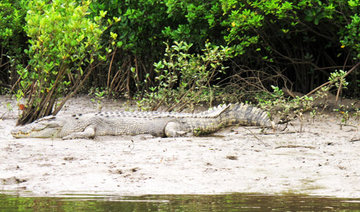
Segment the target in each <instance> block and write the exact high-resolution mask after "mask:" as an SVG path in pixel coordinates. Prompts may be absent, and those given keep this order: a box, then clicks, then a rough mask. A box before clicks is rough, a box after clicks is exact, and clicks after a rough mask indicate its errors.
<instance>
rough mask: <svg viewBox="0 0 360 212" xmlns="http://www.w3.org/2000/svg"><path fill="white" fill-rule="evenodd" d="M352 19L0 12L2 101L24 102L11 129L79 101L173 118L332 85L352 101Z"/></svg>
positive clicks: (292, 11) (287, 12) (346, 12)
mask: <svg viewBox="0 0 360 212" xmlns="http://www.w3.org/2000/svg"><path fill="white" fill-rule="evenodd" d="M359 8H360V2H359V0H328V1H320V0H299V1H295V2H293V1H284V0H282V1H280V0H269V1H262V0H257V1H250V0H241V1H233V0H209V1H193V0H186V1H180V0H164V1H160V0H135V1H134V0H132V1H128V0H125V1H120V0H111V1H108V0H93V1H85V0H64V1H60V0H53V1H48V0H21V1H18V0H2V1H1V2H0V54H1V55H0V86H1V92H2V93H6V92H11V93H16V94H17V96H18V97H19V98H20V97H29V100H28V103H27V105H26V107H25V108H26V109H25V110H24V114H23V116H22V119H21V120H20V121H19V123H20V124H22V123H27V122H31V121H33V120H34V119H36V118H38V117H41V116H44V115H48V114H51V113H57V112H58V110H60V109H61V107H62V105H63V103H64V102H65V101H66V100H67V98H69V97H70V96H72V95H74V94H75V93H76V92H80V91H81V92H95V93H96V94H97V95H105V94H107V95H109V96H114V97H129V98H131V97H134V98H136V99H138V100H139V104H140V105H141V106H150V108H152V109H156V108H157V107H159V106H160V105H162V104H163V105H168V106H170V105H174V104H173V103H176V104H175V105H176V106H178V107H180V108H181V107H183V106H184V105H186V104H194V103H199V102H207V103H210V104H211V102H213V101H220V102H221V101H238V100H244V99H246V100H250V101H256V99H255V97H259V95H257V94H259V93H270V92H272V89H271V86H272V85H273V86H278V87H288V88H290V89H291V90H295V91H300V92H302V93H307V92H309V91H311V90H313V89H314V88H316V87H317V86H319V85H321V84H323V83H325V82H327V81H328V80H330V79H329V77H331V76H332V77H334V76H335V75H336V77H335V79H334V78H332V79H331V80H333V81H336V80H337V79H340V78H341V80H337V81H338V82H340V84H339V83H337V84H336V83H333V84H334V85H337V87H338V88H339V87H340V89H341V90H342V92H343V93H344V94H346V95H352V96H353V97H357V94H358V91H359V87H358V75H359V72H358V71H357V70H355V71H352V72H351V73H350V74H348V73H347V72H346V71H348V70H349V69H350V68H352V67H353V66H354V65H355V64H357V62H358V61H359V59H360V36H359V35H360V14H359ZM336 70H338V71H337V72H336V74H335V75H330V74H331V73H335V71H336ZM339 70H343V72H341V71H339ZM345 75H346V76H347V81H348V82H349V83H348V84H347V85H346V86H345V84H344V83H345V81H344V76H345ZM344 87H347V90H344V89H342V88H344ZM340 89H339V90H340ZM255 94H256V95H255ZM261 96H263V95H261ZM60 97H65V98H64V99H63V100H62V101H60V103H59V104H56V103H57V102H59V98H60ZM171 109H174V108H171ZM29 114H33V115H29Z"/></svg>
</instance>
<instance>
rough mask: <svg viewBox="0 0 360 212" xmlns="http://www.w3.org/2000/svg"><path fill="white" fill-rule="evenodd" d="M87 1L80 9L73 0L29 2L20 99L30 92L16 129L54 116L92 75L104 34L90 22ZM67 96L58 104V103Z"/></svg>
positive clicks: (96, 22) (99, 19) (100, 27)
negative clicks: (28, 38) (24, 64)
mask: <svg viewBox="0 0 360 212" xmlns="http://www.w3.org/2000/svg"><path fill="white" fill-rule="evenodd" d="M89 5H90V2H89V1H83V3H82V4H78V3H76V1H73V0H53V1H52V3H51V4H47V1H45V0H32V1H30V2H29V4H28V5H27V6H28V13H27V16H26V22H27V24H26V27H25V30H26V33H27V35H28V36H29V37H30V40H29V43H30V47H29V49H28V50H26V53H27V54H28V56H29V57H30V60H29V66H28V68H22V69H19V70H18V73H19V75H20V77H21V82H20V85H21V89H19V90H18V93H17V96H18V97H19V98H20V97H23V96H24V95H25V94H24V93H23V92H24V91H27V92H29V99H28V102H27V105H26V108H25V110H24V111H23V114H22V117H21V118H20V119H19V121H18V124H25V123H28V122H32V121H33V120H35V119H37V118H40V117H43V116H46V115H49V114H56V113H57V112H58V111H59V110H60V108H61V107H62V105H63V104H64V103H65V101H66V100H67V98H69V97H70V96H72V95H73V94H74V93H75V92H76V91H77V90H78V89H79V87H81V85H82V84H83V82H84V81H85V80H86V78H87V77H88V76H89V74H90V73H91V71H92V70H93V69H94V66H95V62H96V60H98V59H101V60H104V59H105V57H104V56H103V55H102V54H101V51H100V49H101V48H102V46H101V45H100V36H101V34H102V33H103V32H104V30H105V28H104V27H102V26H101V23H100V22H101V18H102V17H104V16H105V14H106V13H105V12H102V13H101V14H100V15H101V17H95V18H94V20H91V19H89V18H88V17H87V15H88V7H89ZM64 94H68V96H67V98H65V99H64V100H63V101H62V102H61V103H60V104H58V105H56V108H55V109H54V106H55V103H56V101H57V99H58V98H59V97H61V96H63V95H64Z"/></svg>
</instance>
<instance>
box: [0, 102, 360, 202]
mask: <svg viewBox="0 0 360 212" xmlns="http://www.w3.org/2000/svg"><path fill="white" fill-rule="evenodd" d="M11 108H12V110H11ZM16 108H17V106H16V101H15V100H12V99H10V98H8V97H6V96H0V118H1V119H0V190H6V191H9V190H12V191H14V190H15V191H19V192H27V193H28V194H32V195H35V196H58V195H62V194H69V193H70V194H107V195H144V194H222V193H231V192H240V193H265V194H282V193H298V194H309V195H322V196H336V197H356V198H360V133H359V124H360V122H359V121H356V120H354V119H350V120H349V125H347V126H342V127H340V123H341V118H340V117H339V116H338V115H337V114H336V113H327V114H325V115H319V116H317V117H316V118H315V119H314V120H313V119H311V118H310V117H308V116H304V120H303V121H302V122H300V121H299V120H295V121H293V122H291V123H289V124H288V126H287V128H286V129H285V130H278V131H276V132H274V131H272V130H270V129H269V130H266V131H265V132H263V131H262V130H261V128H258V127H252V126H247V127H243V126H236V127H232V128H227V129H224V130H222V131H220V132H217V133H215V134H213V135H209V136H206V137H184V138H158V137H152V136H150V135H138V136H104V137H97V138H95V139H93V140H87V139H76V140H62V139H50V138H49V139H14V138H13V137H12V136H11V134H10V131H11V129H12V128H13V127H14V126H15V123H16V118H17V115H18V113H19V112H18V111H17V109H16ZM96 108H97V106H96V104H94V103H93V102H92V101H91V100H90V98H89V97H77V98H73V99H71V100H69V102H68V103H67V104H66V107H64V108H63V110H62V111H61V113H60V114H59V115H61V114H63V113H79V112H82V113H85V112H95V111H96ZM102 110H103V111H111V110H118V111H119V110H120V111H121V110H124V105H123V103H121V102H120V101H119V102H117V101H113V100H104V102H103V109H102ZM283 127H284V126H283Z"/></svg>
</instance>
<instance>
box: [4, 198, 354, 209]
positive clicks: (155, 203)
mask: <svg viewBox="0 0 360 212" xmlns="http://www.w3.org/2000/svg"><path fill="white" fill-rule="evenodd" d="M358 209H360V199H350V198H326V197H316V196H315V197H314V196H300V195H281V196H272V195H260V194H226V195H146V196H135V197H120V196H94V195H76V196H75V195H65V196H62V197H19V196H15V195H5V194H0V211H333V210H358Z"/></svg>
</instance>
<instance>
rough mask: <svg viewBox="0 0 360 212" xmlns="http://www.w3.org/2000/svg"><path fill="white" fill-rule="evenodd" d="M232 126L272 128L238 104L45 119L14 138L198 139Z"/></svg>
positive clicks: (259, 115) (263, 115)
mask: <svg viewBox="0 0 360 212" xmlns="http://www.w3.org/2000/svg"><path fill="white" fill-rule="evenodd" d="M232 125H255V126H262V127H272V128H273V127H274V123H273V122H272V121H271V120H270V118H269V116H268V114H267V113H266V112H264V111H263V110H261V109H259V108H257V107H253V106H251V105H247V104H243V103H240V104H239V103H237V104H228V105H222V106H218V107H214V108H211V109H209V110H208V111H205V112H201V113H176V112H158V111H153V112H127V111H119V112H98V113H88V114H74V115H60V116H59V115H58V116H53V115H50V116H46V117H43V118H41V119H38V120H37V121H35V122H33V123H30V124H27V125H24V126H17V127H15V129H13V130H12V131H11V134H12V136H13V137H15V138H30V137H33V138H62V139H76V138H94V137H95V136H104V135H114V136H115V135H138V134H151V135H153V136H160V137H179V136H199V135H204V134H210V133H213V132H216V131H218V130H219V129H221V128H224V127H228V126H232Z"/></svg>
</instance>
